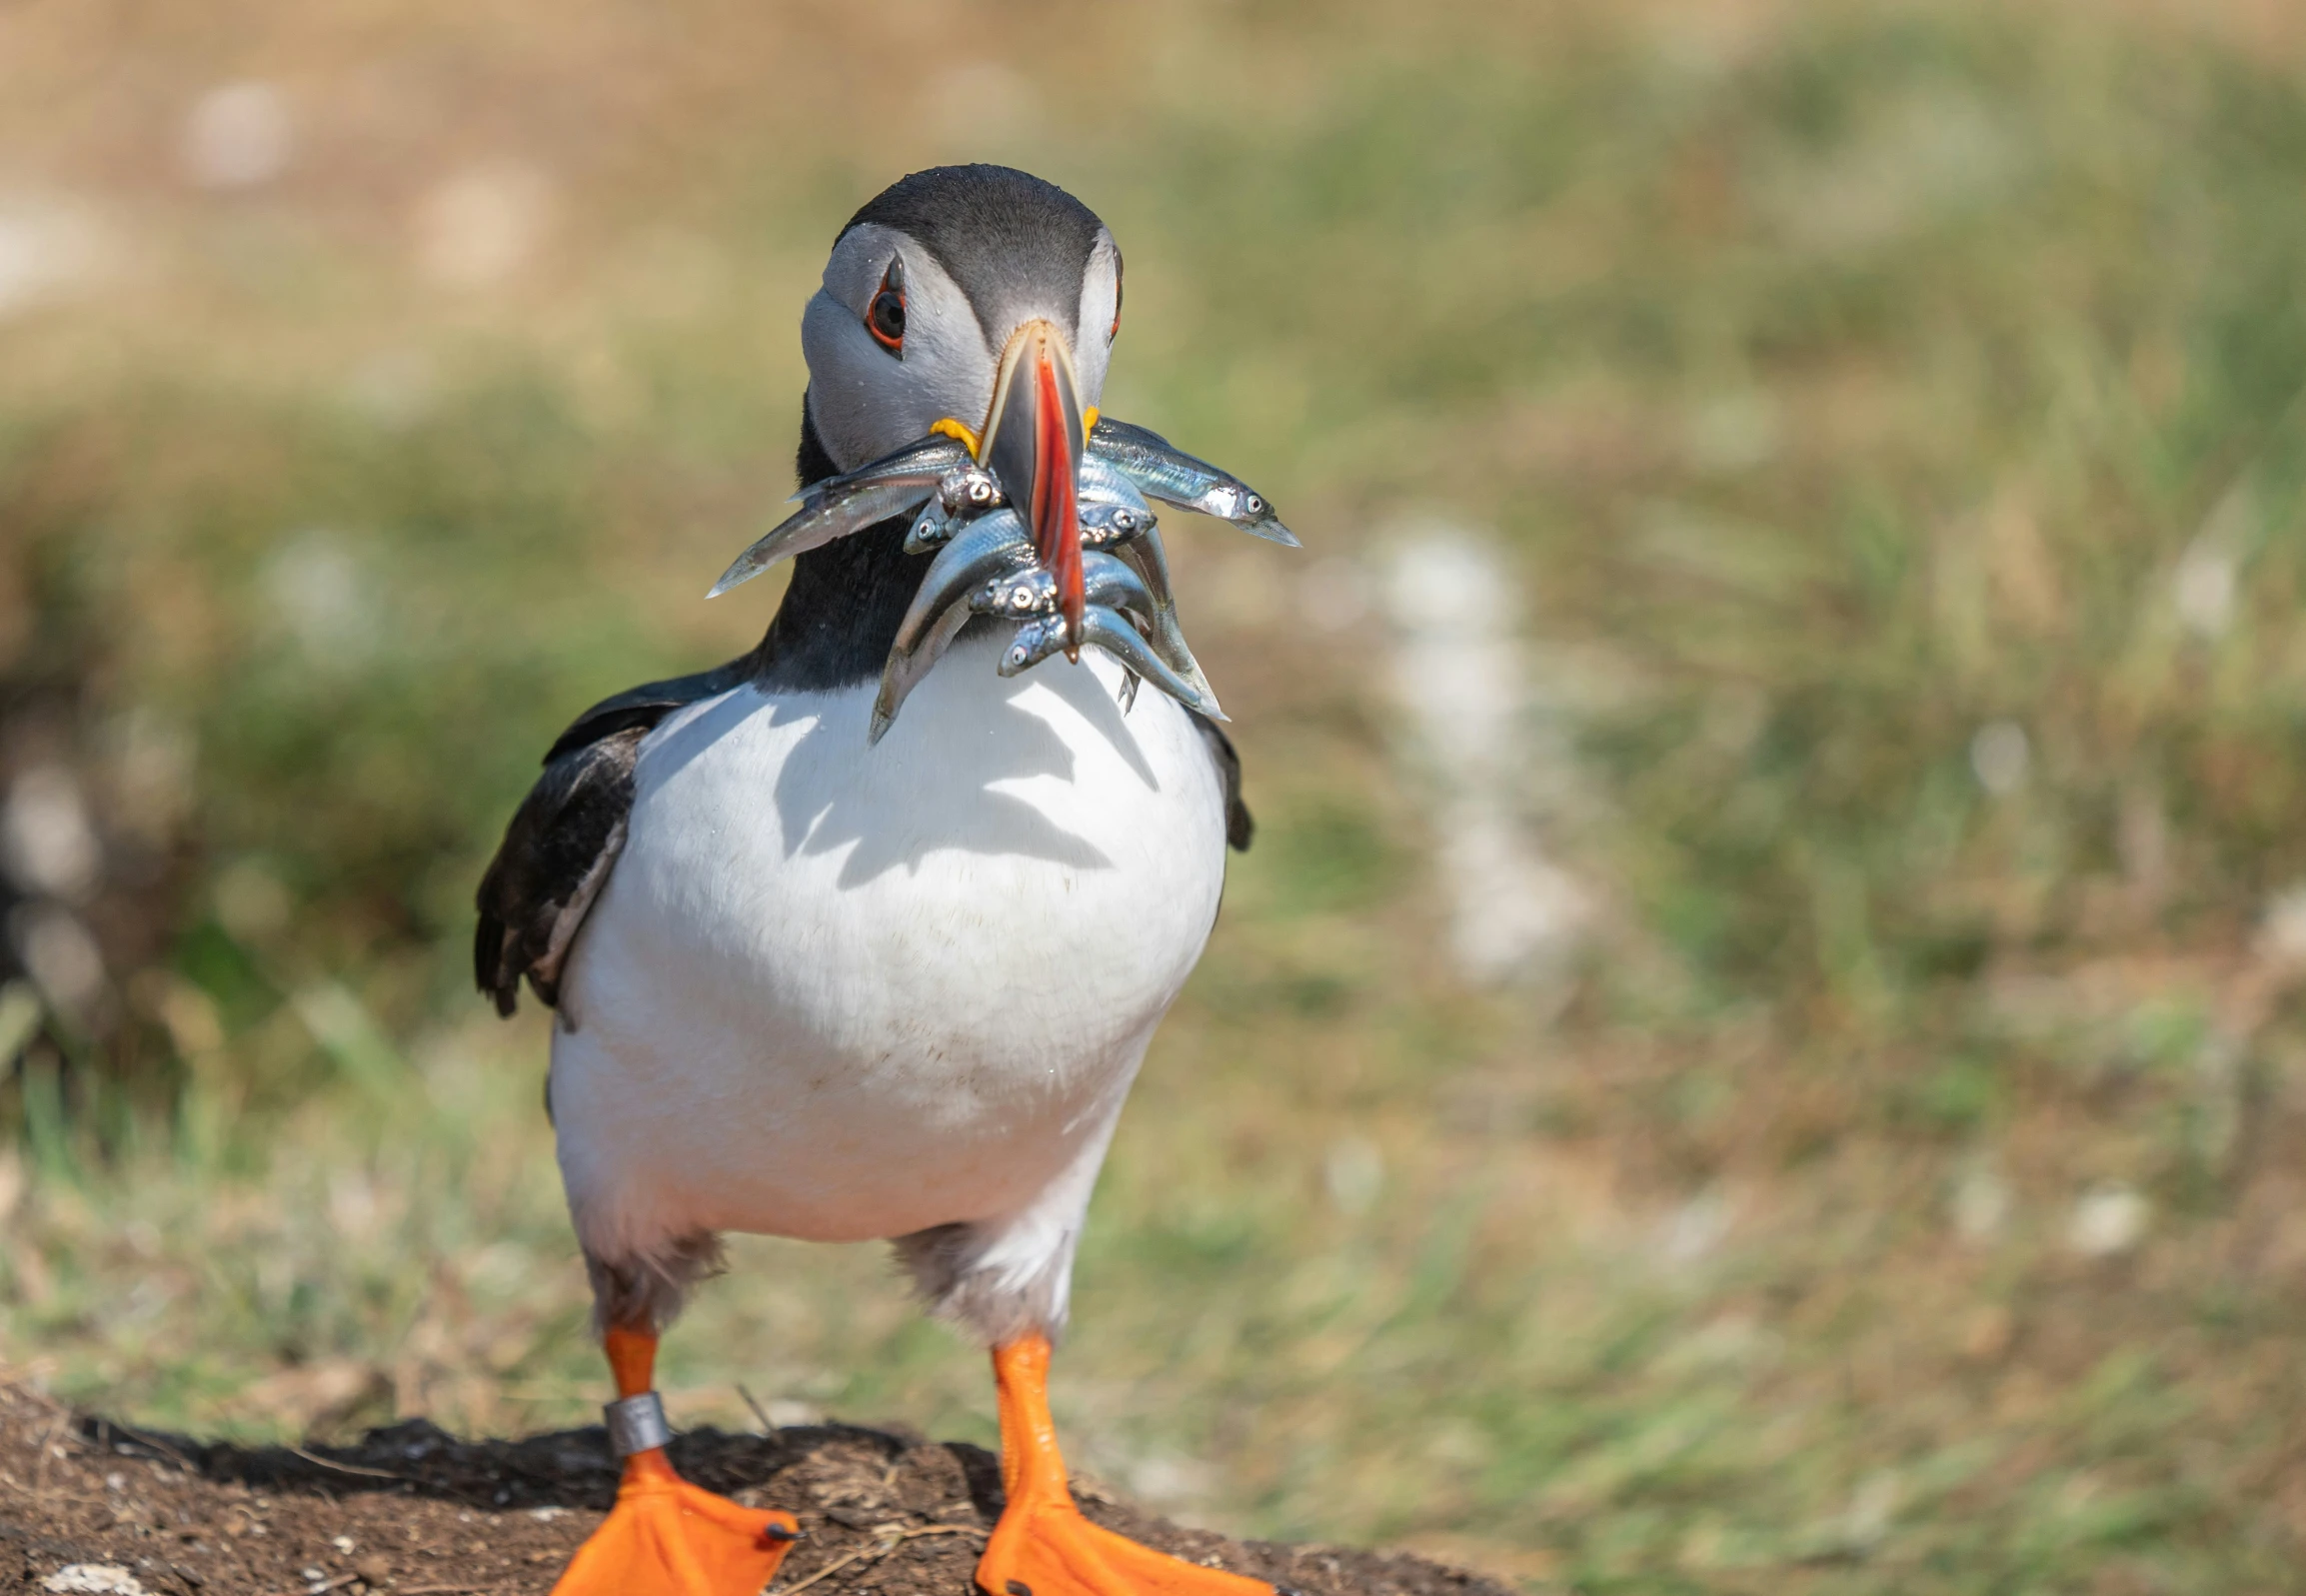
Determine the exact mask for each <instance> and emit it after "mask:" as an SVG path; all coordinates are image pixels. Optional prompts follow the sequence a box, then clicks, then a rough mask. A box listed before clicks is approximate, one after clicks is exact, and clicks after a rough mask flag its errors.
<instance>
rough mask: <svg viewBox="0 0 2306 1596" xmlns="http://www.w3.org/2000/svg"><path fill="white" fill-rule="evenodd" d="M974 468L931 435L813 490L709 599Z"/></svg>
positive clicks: (895, 512)
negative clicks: (966, 469) (955, 474)
mask: <svg viewBox="0 0 2306 1596" xmlns="http://www.w3.org/2000/svg"><path fill="white" fill-rule="evenodd" d="M970 464H972V462H971V460H970V458H969V449H968V447H967V446H966V445H964V444H962V443H960V442H959V441H957V440H955V439H952V438H945V437H941V436H938V435H936V434H932V435H931V436H929V437H927V438H924V439H922V440H921V441H920V442H919V443H915V444H908V445H907V446H906V447H905V448H903V449H900V450H898V451H897V452H896V453H895V454H890V455H884V456H882V457H881V458H880V459H879V460H876V461H874V462H872V463H871V464H870V465H865V466H860V467H858V468H857V469H856V470H855V471H852V472H846V473H844V474H843V475H841V476H839V477H830V478H827V479H826V480H825V481H824V482H820V483H815V484H812V485H811V486H810V487H808V488H806V489H804V490H802V491H801V492H800V493H798V494H796V495H794V498H795V499H796V500H798V501H799V502H800V505H801V508H800V509H799V510H796V511H795V512H793V514H792V515H790V516H788V517H786V518H785V519H784V520H783V521H781V522H779V523H778V524H777V525H776V526H775V527H772V528H771V529H770V530H769V531H768V532H767V533H765V534H763V535H762V536H761V537H760V538H759V539H758V540H756V541H755V542H754V544H753V546H752V547H751V548H749V549H747V550H746V551H745V552H744V553H743V554H741V555H739V556H738V557H737V558H736V560H735V561H734V562H732V563H731V564H730V567H729V569H728V570H727V571H725V572H723V573H722V574H721V580H720V581H719V582H716V583H714V584H713V587H712V591H710V592H709V593H707V594H706V595H705V597H706V598H708V599H718V598H719V597H720V596H721V595H722V594H724V593H727V592H728V591H729V590H730V589H731V588H734V587H736V586H738V585H739V584H740V583H745V582H750V581H752V580H753V579H754V578H755V577H757V576H759V575H761V573H762V572H764V571H766V570H768V569H769V568H770V567H771V566H773V565H775V564H776V563H777V562H778V561H780V560H785V559H789V558H791V557H792V556H794V555H799V554H807V553H808V552H809V551H810V550H812V549H821V548H823V547H824V546H825V545H826V544H829V543H831V542H833V541H834V540H835V539H837V538H846V537H848V536H849V535H850V534H851V533H854V532H862V531H863V530H864V529H865V528H867V527H870V526H872V525H873V524H874V523H875V522H877V521H886V520H888V519H889V518H890V517H891V516H900V515H903V514H905V512H907V511H909V510H911V509H912V508H913V507H914V506H915V505H918V504H920V503H921V501H922V500H924V499H927V498H929V497H930V496H931V494H933V493H934V492H935V491H936V490H937V488H938V485H939V484H940V483H941V482H942V481H943V480H944V478H945V477H946V476H947V475H948V474H949V473H952V472H954V471H957V470H959V469H960V468H962V467H964V466H968V465H970Z"/></svg>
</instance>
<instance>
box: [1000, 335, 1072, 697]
mask: <svg viewBox="0 0 2306 1596" xmlns="http://www.w3.org/2000/svg"><path fill="white" fill-rule="evenodd" d="M1085 441H1086V440H1085V436H1084V429H1083V427H1082V413H1081V388H1080V385H1079V384H1077V383H1076V382H1075V381H1074V375H1073V352H1072V351H1071V350H1070V349H1068V348H1066V343H1065V335H1064V334H1063V333H1061V332H1059V331H1058V330H1057V328H1056V327H1054V326H1052V325H1051V324H1050V323H1048V322H1045V321H1031V322H1027V323H1026V324H1025V325H1024V326H1022V327H1020V328H1019V329H1018V330H1017V331H1016V332H1015V333H1012V334H1011V335H1010V339H1009V347H1008V348H1007V349H1006V350H1004V351H1002V356H1001V372H1000V375H999V376H998V377H996V378H995V380H994V386H993V412H992V414H991V415H990V416H988V417H987V418H986V423H985V445H984V448H983V450H982V451H981V453H980V454H979V456H978V458H979V459H980V460H981V461H983V462H984V464H985V465H986V467H987V468H988V469H989V470H991V471H992V473H993V474H994V476H996V477H998V478H999V479H1000V480H1001V489H1002V492H1003V493H1004V494H1006V495H1007V496H1008V498H1009V502H1010V503H1011V504H1012V505H1015V506H1016V507H1017V509H1018V511H1019V512H1020V513H1021V514H1022V515H1023V516H1024V517H1025V521H1026V524H1027V525H1028V526H1029V527H1031V528H1032V529H1033V543H1034V552H1035V553H1036V554H1037V555H1038V556H1039V557H1040V560H1041V564H1042V567H1043V569H1044V570H1046V571H1048V572H1049V573H1050V575H1052V576H1054V577H1055V578H1057V596H1058V606H1059V608H1060V609H1061V610H1062V611H1063V612H1064V614H1065V637H1066V649H1065V653H1066V658H1068V659H1070V660H1079V659H1080V658H1081V613H1082V584H1081V493H1080V474H1081V452H1082V448H1083V446H1084V443H1085Z"/></svg>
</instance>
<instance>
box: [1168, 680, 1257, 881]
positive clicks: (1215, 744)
mask: <svg viewBox="0 0 2306 1596" xmlns="http://www.w3.org/2000/svg"><path fill="white" fill-rule="evenodd" d="M1185 714H1187V715H1189V716H1191V717H1192V721H1193V725H1194V726H1196V727H1198V728H1199V729H1200V734H1201V741H1202V742H1203V743H1205V744H1207V745H1208V750H1209V760H1210V762H1211V763H1212V764H1214V765H1215V766H1216V768H1217V780H1218V781H1220V782H1222V783H1223V784H1224V788H1225V842H1226V844H1227V845H1228V846H1230V847H1231V848H1232V850H1233V851H1234V852H1236V853H1246V852H1247V851H1248V850H1249V838H1250V836H1252V835H1253V834H1255V832H1256V828H1257V822H1256V821H1255V820H1253V819H1251V818H1250V817H1249V806H1248V805H1247V804H1246V803H1243V802H1242V801H1241V757H1240V755H1238V754H1236V753H1235V752H1234V751H1233V740H1232V739H1231V738H1229V737H1226V736H1225V733H1224V728H1222V727H1220V726H1218V725H1217V724H1216V722H1214V721H1212V720H1210V719H1209V718H1208V717H1207V716H1205V715H1202V714H1200V713H1198V712H1197V711H1193V710H1187V711H1185Z"/></svg>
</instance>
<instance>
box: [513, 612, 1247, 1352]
mask: <svg viewBox="0 0 2306 1596" xmlns="http://www.w3.org/2000/svg"><path fill="white" fill-rule="evenodd" d="M1001 641H1002V640H1001V639H999V638H990V639H978V638H970V639H967V640H965V641H964V642H963V643H962V644H961V645H960V646H959V647H957V648H956V649H955V650H954V652H953V653H952V654H951V655H949V656H948V657H947V658H946V660H945V662H944V663H943V665H942V666H941V667H940V668H939V669H938V670H937V671H936V672H935V673H934V674H933V675H932V676H931V677H930V679H929V680H928V681H927V682H925V683H924V684H923V685H922V687H921V688H920V689H919V691H918V692H917V693H916V694H915V696H914V699H913V701H912V702H911V703H910V704H908V706H907V707H906V713H905V715H904V717H903V718H902V719H901V720H900V721H899V722H898V723H897V725H896V727H895V728H894V729H893V730H892V731H891V732H890V733H889V735H888V736H887V737H886V738H885V739H884V740H883V741H882V742H881V743H880V744H879V745H877V746H872V747H869V746H868V745H867V743H866V722H867V716H868V713H869V710H870V706H871V703H872V699H873V688H872V686H871V685H870V684H868V685H864V686H860V687H856V688H851V689H846V690H843V691H841V692H838V693H831V694H790V695H776V694H765V693H763V692H762V691H761V690H759V689H756V688H753V687H745V688H740V689H737V690H735V691H734V692H731V693H729V694H725V695H723V696H721V697H719V698H716V699H711V700H708V701H706V702H704V703H701V704H698V705H695V706H693V707H691V708H690V709H688V710H686V711H684V712H682V713H681V714H680V715H679V716H677V717H675V718H673V719H672V720H669V721H668V722H667V723H666V724H665V725H664V726H662V727H660V728H659V729H658V730H657V731H656V732H655V733H653V734H652V735H651V737H650V738H649V740H648V742H647V743H646V744H644V745H643V749H642V753H641V758H640V764H639V767H638V771H637V773H636V782H637V795H636V798H635V802H634V806H633V811H632V818H631V823H630V835H629V838H628V840H627V842H626V846H625V851H624V855H623V857H622V858H621V859H620V860H619V861H618V864H617V867H616V870H615V873H614V874H613V875H612V876H611V877H610V880H609V883H608V886H607V888H606V890H604V891H603V892H602V894H601V898H600V901H599V902H598V903H597V904H596V905H595V907H594V910H593V912H592V914H591V916H590V917H589V918H588V920H587V922H586V924H585V927H584V930H583V932H582V933H581V934H580V936H579V937H578V940H577V943H576V947H575V949H574V951H573V954H572V956H571V959H570V962H569V969H568V973H567V977H566V980H565V982H564V994H565V995H564V1003H565V1006H564V1012H565V1013H566V1014H567V1015H568V1017H569V1019H570V1021H571V1027H570V1028H564V1029H563V1030H561V1031H560V1032H558V1033H556V1036H555V1040H554V1046H553V1083H552V1095H553V1107H554V1113H555V1123H556V1126H557V1127H558V1131H559V1136H560V1146H561V1163H562V1168H563V1172H564V1175H565V1177H566V1180H567V1184H568V1189H569V1198H570V1206H571V1209H572V1211H573V1213H574V1214H575V1217H576V1221H577V1227H578V1231H579V1234H580V1236H581V1237H582V1239H583V1240H584V1242H585V1244H586V1245H587V1247H588V1248H589V1249H590V1250H592V1251H593V1252H594V1253H595V1254H596V1255H600V1256H610V1257H631V1256H639V1255H645V1254H647V1253H649V1252H651V1251H652V1250H654V1249H656V1248H658V1247H660V1246H662V1245H664V1244H665V1243H666V1242H667V1241H668V1240H669V1239H670V1238H674V1237H678V1236H681V1235H684V1234H689V1233H693V1232H695V1231H698V1230H716V1231H717V1230H745V1231H757V1232H767V1233H770V1234H777V1235H787V1236H799V1237H805V1238H812V1239H818V1240H832V1241H840V1240H862V1239H868V1238H873V1237H884V1236H899V1235H904V1234H907V1233H909V1232H915V1231H920V1230H924V1229H928V1228H930V1227H933V1226H938V1225H947V1224H956V1223H966V1224H971V1225H975V1226H979V1227H981V1228H982V1232H983V1241H982V1245H981V1246H980V1248H979V1251H980V1253H981V1254H982V1257H983V1263H984V1266H985V1267H989V1268H995V1269H999V1270H1003V1271H1007V1273H1008V1274H1009V1275H1011V1276H1015V1277H1016V1278H1018V1279H1020V1280H1025V1279H1029V1278H1033V1277H1036V1276H1038V1277H1040V1278H1042V1279H1043V1281H1044V1284H1045V1286H1047V1287H1049V1288H1051V1289H1054V1291H1055V1292H1056V1295H1057V1298H1058V1301H1059V1304H1060V1306H1059V1310H1058V1311H1059V1312H1060V1314H1062V1296H1063V1284H1064V1282H1063V1275H1064V1273H1065V1272H1066V1271H1067V1270H1068V1269H1069V1268H1070V1260H1071V1253H1072V1239H1073V1236H1074V1235H1075V1234H1076V1233H1077V1232H1078V1229H1079V1220H1080V1215H1081V1211H1082V1209H1083V1207H1084V1206H1085V1205H1086V1203H1087V1201H1088V1195H1089V1188H1090V1185H1091V1184H1092V1183H1093V1182H1094V1179H1095V1175H1096V1170H1097V1166H1098V1163H1099V1162H1100V1161H1101V1160H1102V1157H1103V1154H1104V1147H1105V1142H1106V1139H1107V1138H1108V1136H1110V1134H1111V1132H1112V1127H1113V1122H1114V1119H1115V1116H1116V1115H1117V1114H1118V1112H1119V1109H1120V1105H1121V1101H1122V1098H1123V1096H1124V1095H1125V1094H1126V1093H1127V1091H1128V1089H1129V1084H1130V1080H1131V1078H1132V1076H1133V1075H1134V1074H1135V1072H1136V1069H1137V1065H1138V1061H1139V1059H1140V1058H1141V1057H1142V1056H1143V1054H1144V1050H1145V1046H1146V1043H1147V1041H1148V1039H1149V1038H1150V1037H1151V1035H1152V1032H1153V1026H1154V1024H1155V1023H1156V1022H1157V1021H1158V1020H1159V1018H1160V1016H1161V1014H1162V1012H1163V1011H1164V1010H1165V1009H1166V1008H1167V1007H1168V1005H1169V1003H1170V1001H1171V1000H1172V999H1173V998H1174V997H1175V995H1176V993H1177V990H1178V988H1179V987H1180V986H1181V985H1182V983H1183V981H1184V978H1185V975H1186V973H1187V972H1188V971H1189V970H1190V969H1191V968H1192V965H1193V962H1194V960H1195V959H1196V958H1198V956H1199V954H1200V950H1201V946H1202V943H1203V941H1204V940H1205V939H1206V936H1207V934H1208V930H1209V926H1210V923H1211V921H1212V920H1213V919H1214V917H1215V913H1216V907H1217V897H1218V892H1219V890H1220V887H1221V885H1222V880H1223V869H1224V814H1223V796H1222V793H1221V791H1220V788H1219V785H1218V781H1217V777H1216V773H1215V771H1214V769H1213V767H1212V763H1211V761H1210V759H1209V757H1208V753H1207V751H1206V749H1205V747H1204V746H1203V745H1202V743H1201V741H1200V737H1199V733H1198V731H1197V729H1196V728H1194V727H1193V726H1192V724H1191V723H1190V722H1189V720H1188V719H1187V718H1186V717H1185V715H1184V714H1183V712H1182V711H1180V710H1179V709H1178V708H1177V707H1176V706H1175V705H1174V704H1172V703H1170V702H1169V701H1168V700H1166V699H1164V698H1162V697H1160V696H1159V695H1157V694H1147V695H1143V696H1142V697H1141V698H1140V699H1139V701H1138V703H1137V706H1136V708H1135V710H1134V711H1133V712H1132V713H1130V714H1129V715H1127V716H1124V714H1123V712H1122V710H1121V708H1120V706H1119V705H1118V703H1117V702H1116V698H1117V694H1118V690H1119V687H1120V676H1121V673H1120V671H1119V668H1118V667H1116V666H1115V665H1114V664H1113V663H1112V662H1111V661H1109V660H1107V659H1106V658H1105V657H1104V656H1103V655H1101V654H1098V653H1097V652H1096V651H1094V650H1092V651H1090V652H1088V653H1087V654H1085V655H1084V657H1083V664H1082V665H1080V666H1074V665H1069V664H1068V663H1067V662H1066V661H1064V660H1063V659H1062V658H1060V659H1055V660H1052V661H1050V662H1048V663H1047V664H1045V665H1043V666H1041V667H1039V668H1037V669H1035V670H1033V671H1031V672H1028V673H1026V674H1025V675H1023V676H1021V677H1018V678H1015V679H1012V680H1009V681H1004V680H1002V679H1001V678H1000V677H998V676H997V675H996V674H995V672H994V663H995V657H996V654H997V652H998V650H999V647H1000V644H1001Z"/></svg>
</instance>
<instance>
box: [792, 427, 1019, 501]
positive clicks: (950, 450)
mask: <svg viewBox="0 0 2306 1596" xmlns="http://www.w3.org/2000/svg"><path fill="white" fill-rule="evenodd" d="M974 464H976V461H975V460H974V458H973V457H972V456H971V455H970V453H969V446H968V445H967V444H965V443H963V442H962V441H961V440H960V439H958V438H948V437H946V436H945V435H944V434H943V433H926V434H924V435H923V436H921V437H919V438H917V439H915V440H914V441H913V442H912V443H910V444H907V445H906V446H905V447H904V448H903V449H896V450H892V451H891V452H890V453H888V454H886V455H883V456H882V457H881V458H880V459H879V460H869V461H867V462H866V463H865V464H864V465H862V466H859V467H858V468H857V469H856V470H855V471H845V472H843V473H842V474H841V475H840V476H838V477H827V478H826V479H825V480H824V481H822V482H813V483H811V484H810V485H809V486H808V487H806V488H804V489H802V490H801V491H800V492H799V493H797V494H795V495H794V496H793V498H792V500H791V501H790V502H791V503H794V504H801V505H807V504H814V503H817V502H819V501H823V500H832V499H839V498H842V497H844V496H845V495H848V494H853V493H856V492H857V491H858V490H860V489H863V488H874V487H881V486H885V485H888V484H893V483H909V484H914V485H918V486H920V487H924V488H929V487H935V486H936V485H937V484H938V483H939V482H940V481H941V480H942V479H943V478H944V477H945V476H946V475H947V474H948V473H949V472H956V471H961V470H964V469H966V468H967V467H970V466H972V465H974Z"/></svg>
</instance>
